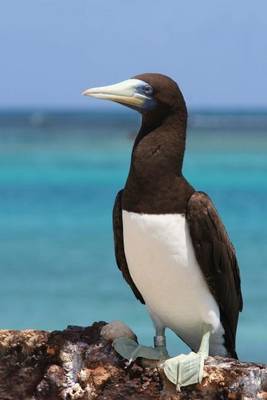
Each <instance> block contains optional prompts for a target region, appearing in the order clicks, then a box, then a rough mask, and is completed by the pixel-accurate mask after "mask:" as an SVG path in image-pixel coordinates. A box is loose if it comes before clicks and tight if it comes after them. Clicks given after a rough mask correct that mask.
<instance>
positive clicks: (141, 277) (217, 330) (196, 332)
mask: <svg viewBox="0 0 267 400" xmlns="http://www.w3.org/2000/svg"><path fill="white" fill-rule="evenodd" d="M123 237H124V249H125V255H126V260H127V264H128V268H129V272H130V274H131V277H132V279H133V281H134V283H135V285H136V286H137V288H138V290H139V291H140V293H141V294H142V296H143V298H144V300H145V303H146V305H147V307H148V309H149V312H150V314H151V317H152V319H153V321H154V323H155V324H156V325H157V326H162V327H168V328H170V329H172V330H173V331H174V332H175V333H176V334H177V335H179V336H180V337H181V338H182V339H183V340H184V341H185V342H186V343H188V344H189V346H190V347H191V348H192V349H194V350H197V349H198V346H199V344H200V340H201V337H202V333H203V326H204V324H209V325H211V327H212V329H213V333H212V335H211V340H210V354H222V355H225V354H226V350H225V348H224V346H223V343H224V339H223V334H224V330H223V327H222V325H221V322H220V313H219V308H218V305H217V303H216V302H215V300H214V297H213V296H212V295H211V293H210V291H209V289H208V286H207V283H206V281H205V279H204V277H203V275H202V272H201V269H200V267H199V265H198V262H197V260H196V257H195V253H194V249H193V246H192V242H191V237H190V234H189V229H188V226H187V222H186V218H185V216H184V215H182V214H162V215H156V214H137V213H133V212H128V211H125V210H123Z"/></svg>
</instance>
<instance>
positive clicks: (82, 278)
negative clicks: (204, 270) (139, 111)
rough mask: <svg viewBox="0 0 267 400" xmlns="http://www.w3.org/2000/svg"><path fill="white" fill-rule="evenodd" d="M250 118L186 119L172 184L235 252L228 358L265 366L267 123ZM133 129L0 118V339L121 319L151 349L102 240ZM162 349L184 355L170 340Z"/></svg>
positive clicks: (144, 318)
mask: <svg viewBox="0 0 267 400" xmlns="http://www.w3.org/2000/svg"><path fill="white" fill-rule="evenodd" d="M253 118H254V119H253ZM253 118H252V119H251V118H250V117H249V116H248V115H247V114H244V115H239V116H238V118H235V117H233V116H232V115H228V114H219V115H217V114H210V115H209V113H206V114H205V113H204V114H203V113H202V114H201V113H200V114H199V115H193V118H192V119H191V124H190V125H191V128H190V129H189V134H188V145H187V153H186V158H185V165H184V173H185V175H186V176H187V178H188V179H189V180H190V181H191V183H192V184H193V185H194V186H195V187H196V188H198V189H201V190H204V191H206V192H208V193H209V194H210V196H211V197H212V198H213V200H214V202H215V203H216V206H217V208H218V210H219V212H220V214H221V216H222V218H223V220H224V222H225V224H226V226H227V228H228V231H229V233H230V236H231V238H232V241H233V242H234V244H235V246H236V249H237V254H238V259H239V264H240V269H241V276H242V288H243V294H244V302H245V306H244V312H243V313H242V314H241V318H240V323H239V330H238V346H237V347H238V352H239V355H240V358H241V359H250V360H255V361H265V362H267V291H266V285H267V265H266V264H267V224H266V220H267V178H266V176H267V156H266V154H267V117H266V115H256V116H254V117H253ZM138 123H139V121H138V118H137V117H136V116H135V114H134V113H131V114H128V113H127V112H126V113H121V114H111V113H107V114H101V115H100V114H84V113H82V114H79V113H70V114H67V115H65V114H64V113H61V114H48V113H47V114H42V113H36V112H35V113H26V114H24V113H19V114H16V115H15V114H12V113H2V114H1V113H0V244H1V251H0V269H1V281H0V315H1V317H0V321H1V322H0V325H1V328H16V329H23V328H38V329H62V328H64V327H65V326H66V325H68V324H71V325H74V324H77V325H88V324H90V323H91V322H93V321H95V320H107V321H108V320H114V319H122V320H123V321H125V322H126V323H127V324H129V325H130V326H131V327H132V328H133V330H134V331H135V332H136V333H137V334H138V336H139V338H140V340H141V341H143V342H145V343H147V344H149V343H151V341H152V336H153V329H152V325H151V322H150V319H149V317H148V315H147V314H146V310H145V308H144V306H142V305H141V304H139V303H138V302H137V301H136V300H135V298H134V296H133V295H132V293H131V291H130V290H129V289H128V287H127V285H126V283H125V282H124V281H123V279H122V278H121V275H120V272H119V271H118V269H117V267H116V265H115V260H114V255H113V239H112V221H111V210H112V207H113V201H114V197H115V195H116V192H117V191H118V190H119V189H120V188H121V187H123V185H124V181H125V179H126V176H127V173H128V167H129V159H130V153H131V147H132V137H133V136H134V132H136V130H137V129H138ZM169 349H170V351H171V352H172V353H173V354H174V353H175V352H177V351H181V350H185V346H184V345H182V344H181V342H180V340H179V339H178V338H176V337H175V336H174V335H172V334H170V335H169Z"/></svg>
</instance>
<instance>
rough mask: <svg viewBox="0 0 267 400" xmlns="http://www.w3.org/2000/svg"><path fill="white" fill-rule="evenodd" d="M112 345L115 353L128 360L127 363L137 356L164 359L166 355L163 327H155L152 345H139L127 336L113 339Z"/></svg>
mask: <svg viewBox="0 0 267 400" xmlns="http://www.w3.org/2000/svg"><path fill="white" fill-rule="evenodd" d="M113 347H114V349H115V350H116V352H117V353H119V354H120V355H121V356H122V357H123V358H126V359H127V360H128V361H129V364H130V363H131V362H133V361H134V360H136V359H137V358H139V357H141V358H144V359H148V360H166V358H167V357H168V352H167V349H166V338H165V335H164V329H161V330H157V329H156V336H155V337H154V347H150V346H142V345H139V344H138V343H136V342H135V341H134V340H133V339H130V338H127V337H119V338H117V339H115V340H114V342H113Z"/></svg>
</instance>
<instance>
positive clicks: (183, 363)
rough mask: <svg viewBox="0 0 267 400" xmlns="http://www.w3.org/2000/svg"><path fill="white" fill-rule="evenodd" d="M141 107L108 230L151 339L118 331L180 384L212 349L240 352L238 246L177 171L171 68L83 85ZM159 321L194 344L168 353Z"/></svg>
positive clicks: (176, 102) (131, 350)
mask: <svg viewBox="0 0 267 400" xmlns="http://www.w3.org/2000/svg"><path fill="white" fill-rule="evenodd" d="M83 94H84V95H86V96H93V97H97V98H100V99H107V100H112V101H115V102H117V103H120V104H123V105H126V106H128V107H130V108H132V109H134V110H137V111H139V112H140V113H141V114H142V124H141V128H140V130H139V133H138V134H137V137H136V139H135V142H134V146H133V151H132V157H131V166H130V171H129V175H128V178H127V181H126V184H125V187H124V189H123V190H121V191H120V192H119V193H118V194H117V197H116V200H115V205H114V209H113V229H114V241H115V253H116V261H117V264H118V267H119V269H120V270H121V272H122V274H123V277H124V279H125V280H126V282H127V283H128V284H129V285H130V287H131V289H132V291H133V292H134V294H135V296H136V297H137V299H138V300H140V301H141V303H143V304H145V305H146V307H147V309H148V312H149V314H150V317H151V319H152V321H153V323H154V326H155V332H156V334H155V337H154V348H152V347H147V346H140V345H137V344H136V343H132V342H131V341H130V340H128V341H127V339H121V340H117V342H116V343H115V344H114V346H115V349H116V350H117V351H118V352H119V353H120V354H121V355H123V356H124V357H126V358H128V359H130V360H132V359H135V358H137V357H140V356H141V357H144V358H150V359H160V360H164V361H163V367H164V371H165V373H166V375H167V377H168V378H169V379H170V380H171V381H172V382H173V383H175V384H176V385H177V386H178V387H179V386H185V385H188V384H191V383H196V382H199V381H201V379H202V374H203V364H204V359H205V358H206V357H207V356H208V355H209V354H210V355H220V356H230V357H234V358H237V354H236V350H235V336H236V328H237V322H238V316H239V312H240V311H241V310H242V294H241V288H240V274H239V268H238V263H237V259H236V254H235V250H234V247H233V245H232V243H231V242H230V239H229V237H228V235H227V232H226V229H225V227H224V225H223V223H222V221H221V219H220V217H219V215H218V212H217V211H216V208H215V207H214V205H213V203H212V201H211V199H210V198H209V197H208V195H207V194H205V193H204V192H199V191H196V190H195V189H194V188H193V186H192V185H191V184H190V183H189V182H188V181H187V180H186V179H185V177H184V176H183V173H182V166H183V158H184V152H185V143H186V127H187V108H186V104H185V100H184V98H183V95H182V93H181V91H180V89H179V87H178V85H177V84H176V83H175V82H174V81H173V80H172V79H170V78H169V77H167V76H164V75H161V74H155V73H146V74H142V75H138V76H135V77H134V78H132V79H128V80H126V81H123V82H121V83H118V84H115V85H110V86H105V87H98V88H93V89H88V90H86V91H85V92H83ZM165 328H169V329H171V330H172V331H173V332H175V333H176V334H177V335H178V336H179V337H180V338H181V339H182V340H183V341H184V342H185V343H186V344H187V345H188V346H189V347H190V348H191V349H192V352H191V353H189V354H188V355H179V356H177V357H173V358H168V353H167V350H166V340H165Z"/></svg>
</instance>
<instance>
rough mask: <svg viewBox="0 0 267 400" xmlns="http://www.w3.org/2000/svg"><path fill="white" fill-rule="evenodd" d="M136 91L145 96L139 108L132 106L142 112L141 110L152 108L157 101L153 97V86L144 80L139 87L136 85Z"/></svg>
mask: <svg viewBox="0 0 267 400" xmlns="http://www.w3.org/2000/svg"><path fill="white" fill-rule="evenodd" d="M136 92H137V93H139V94H141V95H142V96H145V97H146V99H145V101H144V103H143V105H142V106H141V107H140V108H139V107H132V108H134V109H136V110H137V111H139V112H141V113H142V112H145V111H151V110H153V108H155V107H156V104H157V102H156V100H155V99H154V97H153V94H154V90H153V87H152V86H151V85H149V84H148V83H146V82H144V83H143V84H141V85H140V86H139V87H137V89H136Z"/></svg>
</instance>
